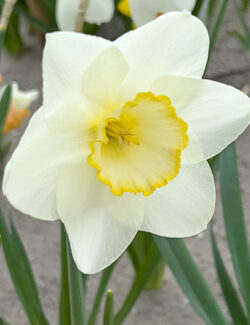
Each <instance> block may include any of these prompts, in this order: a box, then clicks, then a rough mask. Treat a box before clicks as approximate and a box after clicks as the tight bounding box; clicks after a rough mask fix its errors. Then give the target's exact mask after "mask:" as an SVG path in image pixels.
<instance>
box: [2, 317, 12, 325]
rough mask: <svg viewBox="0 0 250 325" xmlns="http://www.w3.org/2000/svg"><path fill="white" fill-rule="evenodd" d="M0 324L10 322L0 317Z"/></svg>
mask: <svg viewBox="0 0 250 325" xmlns="http://www.w3.org/2000/svg"><path fill="white" fill-rule="evenodd" d="M0 325H10V324H9V323H7V322H6V321H5V320H4V319H2V318H1V317H0Z"/></svg>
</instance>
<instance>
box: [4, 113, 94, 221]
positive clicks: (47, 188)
mask: <svg viewBox="0 0 250 325" xmlns="http://www.w3.org/2000/svg"><path fill="white" fill-rule="evenodd" d="M84 140H86V139H84V137H83V136H82V135H81V136H80V137H79V136H77V135H69V134H65V135H62V134H60V135H59V136H53V137H52V136H50V134H49V132H48V129H47V127H46V124H45V120H44V110H43V109H42V108H41V109H39V110H38V111H37V112H36V113H35V114H34V115H33V117H32V119H31V121H30V124H29V126H28V128H27V129H26V131H25V133H24V135H23V137H22V139H21V141H20V143H19V145H18V147H17V149H16V150H15V152H14V154H13V155H12V157H11V159H10V161H9V163H8V165H7V167H6V170H5V173H4V181H3V192H4V194H5V195H6V196H7V197H8V199H9V201H10V202H11V204H12V205H13V206H14V207H15V208H17V209H18V210H20V211H22V212H23V213H25V214H29V215H31V216H32V217H35V218H39V219H45V220H55V219H57V218H58V214H57V211H56V201H55V200H56V184H57V178H58V175H59V173H60V171H61V169H62V167H64V166H66V165H67V164H71V163H74V162H77V161H80V160H83V159H84V155H85V156H86V155H87V154H88V141H87V142H85V141H84ZM86 143H87V145H86Z"/></svg>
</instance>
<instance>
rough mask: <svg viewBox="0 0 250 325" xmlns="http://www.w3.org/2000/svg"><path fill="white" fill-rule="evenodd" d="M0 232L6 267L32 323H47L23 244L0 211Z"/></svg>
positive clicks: (13, 227)
mask: <svg viewBox="0 0 250 325" xmlns="http://www.w3.org/2000/svg"><path fill="white" fill-rule="evenodd" d="M0 233H1V236H2V246H3V250H4V254H5V258H6V262H7V265H8V269H9V272H10V275H11V278H12V281H13V284H14V286H15V289H16V292H17V295H18V296H19V299H20V301H21V303H22V304H23V307H24V309H25V311H26V314H27V316H28V318H29V321H30V323H31V324H32V325H48V324H49V323H48V321H47V319H46V317H45V315H44V313H43V310H42V306H41V303H40V300H39V296H38V291H37V287H36V283H35V279H34V275H33V272H32V269H31V266H30V263H29V260H28V257H27V254H26V252H25V249H24V246H23V244H22V242H21V239H20V237H19V235H18V233H17V230H16V228H15V226H14V224H13V223H12V221H11V232H10V231H9V230H8V227H7V225H6V223H5V221H4V219H3V216H2V213H1V211H0Z"/></svg>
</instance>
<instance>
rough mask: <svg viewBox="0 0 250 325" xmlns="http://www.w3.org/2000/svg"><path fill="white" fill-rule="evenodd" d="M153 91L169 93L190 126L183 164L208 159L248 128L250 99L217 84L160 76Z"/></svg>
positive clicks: (181, 115)
mask: <svg viewBox="0 0 250 325" xmlns="http://www.w3.org/2000/svg"><path fill="white" fill-rule="evenodd" d="M151 90H152V91H153V92H155V93H156V94H162V93H164V94H165V93H166V94H167V95H168V96H169V98H170V99H171V101H172V103H173V105H174V107H175V108H176V111H177V114H178V115H179V116H180V117H181V118H183V120H184V121H185V122H186V123H187V124H188V126H189V130H190V132H189V144H188V146H187V148H186V149H185V150H184V152H183V155H182V161H183V163H191V164H195V163H198V162H200V161H203V160H206V159H209V158H211V157H213V156H215V155H216V154H217V153H219V152H220V151H222V150H223V149H224V148H225V147H226V146H227V145H229V144H230V143H231V142H233V141H234V140H235V139H236V138H237V137H238V136H239V135H240V134H241V133H242V132H243V131H244V129H245V128H246V127H247V126H248V125H249V122H250V103H249V98H248V97H247V96H246V95H245V94H244V93H243V92H241V91H239V90H237V89H236V88H233V87H231V86H227V85H224V84H221V83H218V82H215V81H210V80H199V79H194V78H184V77H176V76H168V77H161V78H159V79H158V80H156V81H155V82H154V83H153V85H152V87H151Z"/></svg>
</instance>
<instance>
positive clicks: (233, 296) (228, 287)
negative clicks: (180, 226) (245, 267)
mask: <svg viewBox="0 0 250 325" xmlns="http://www.w3.org/2000/svg"><path fill="white" fill-rule="evenodd" d="M210 236H211V242H212V249H213V256H214V262H215V267H216V271H217V275H218V279H219V282H220V285H221V289H222V292H223V295H224V299H225V302H226V304H227V306H228V310H229V312H230V314H231V316H232V319H233V321H234V324H235V325H247V324H248V321H247V318H246V315H245V312H244V310H243V308H242V306H241V302H240V300H239V297H238V294H237V292H236V290H235V288H234V286H233V283H232V280H231V278H230V276H229V274H228V272H227V269H226V267H225V265H224V262H223V260H222V257H221V254H220V251H219V249H218V246H217V243H216V239H215V235H214V232H213V227H212V225H211V226H210Z"/></svg>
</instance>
